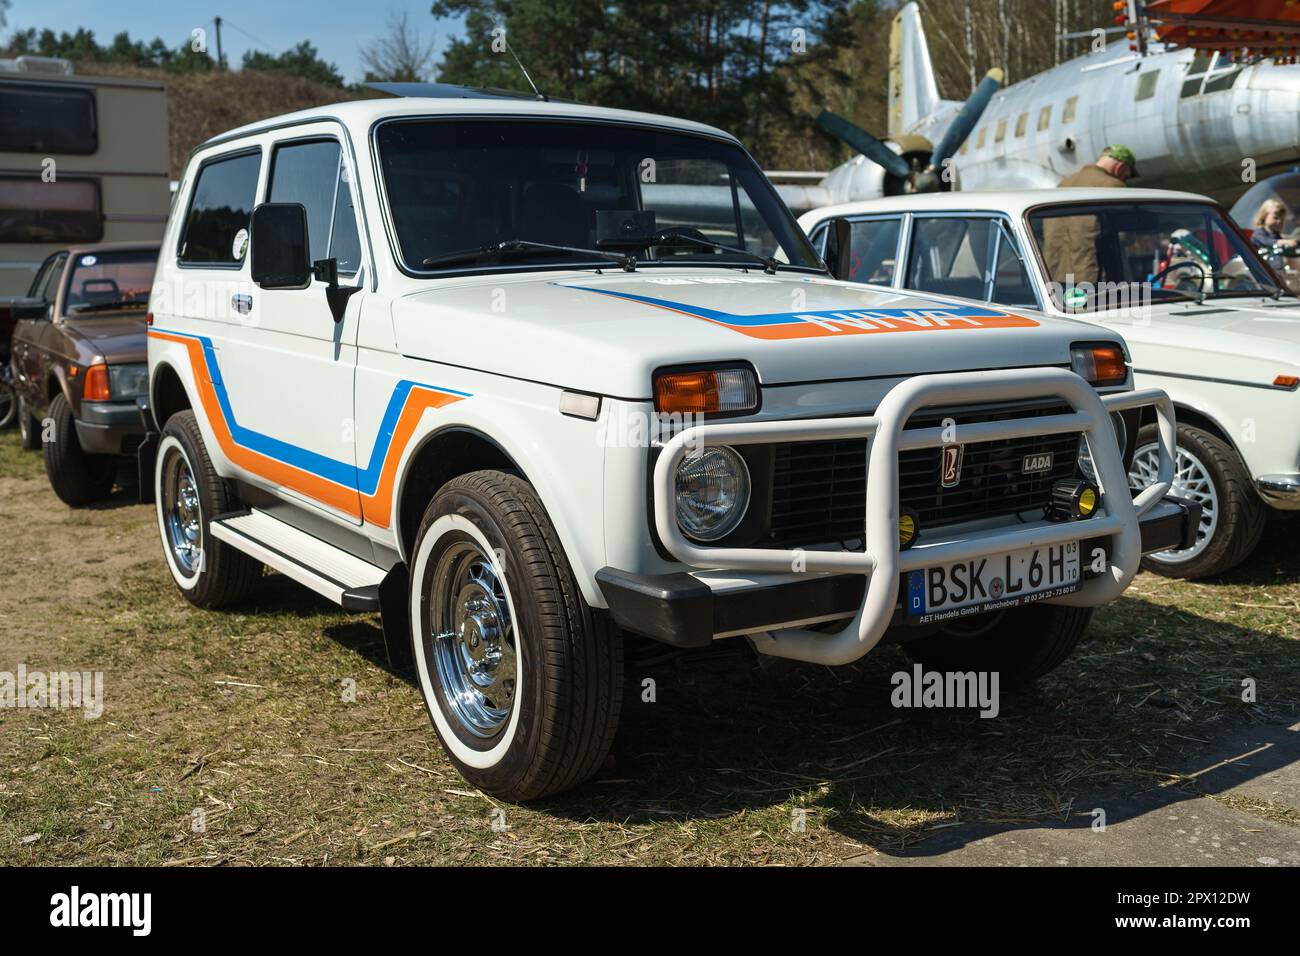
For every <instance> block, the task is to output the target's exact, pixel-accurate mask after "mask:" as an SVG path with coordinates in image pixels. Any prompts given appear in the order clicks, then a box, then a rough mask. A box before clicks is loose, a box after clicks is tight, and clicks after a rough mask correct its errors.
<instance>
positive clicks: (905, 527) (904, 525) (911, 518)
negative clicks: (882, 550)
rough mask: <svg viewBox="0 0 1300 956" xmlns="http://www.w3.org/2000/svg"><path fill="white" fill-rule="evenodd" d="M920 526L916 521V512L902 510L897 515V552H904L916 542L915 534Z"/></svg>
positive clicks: (907, 509)
mask: <svg viewBox="0 0 1300 956" xmlns="http://www.w3.org/2000/svg"><path fill="white" fill-rule="evenodd" d="M919 528H920V525H919V522H918V521H917V520H916V512H915V511H913V510H912V509H911V508H904V509H902V511H900V512H899V515H898V550H899V551H906V550H907V549H908V548H910V547H911V546H912V542H913V541H915V540H916V532H917V531H918V530H919Z"/></svg>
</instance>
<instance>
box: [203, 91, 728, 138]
mask: <svg viewBox="0 0 1300 956" xmlns="http://www.w3.org/2000/svg"><path fill="white" fill-rule="evenodd" d="M431 88H437V89H439V90H440V91H445V92H441V95H436V96H382V97H378V98H375V99H365V100H347V101H344V102H340V103H331V104H329V105H328V106H314V107H312V108H311V109H305V110H298V111H297V112H295V113H284V114H282V115H280V116H272V117H268V118H267V119H264V120H258V121H257V122H256V123H249V124H247V125H246V126H240V127H238V128H237V129H232V130H229V131H228V132H225V133H222V134H220V135H219V136H214V137H213V138H212V139H209V140H207V141H206V142H203V143H200V144H199V145H198V146H197V147H195V149H194V152H199V151H200V150H204V149H207V148H209V147H211V146H215V145H217V144H219V143H225V142H228V141H230V140H234V139H238V138H240V137H243V136H248V135H251V134H255V133H261V132H266V131H267V130H271V129H280V128H283V127H286V126H292V125H296V124H300V123H310V122H314V121H318V120H338V121H339V122H342V123H343V124H344V125H345V126H347V127H348V129H349V130H350V131H351V133H352V136H353V139H354V141H356V142H364V141H365V139H366V137H367V135H368V134H369V130H370V127H371V126H372V125H373V124H374V123H375V122H376V121H377V120H381V119H389V118H391V117H401V116H521V117H531V118H537V117H546V118H554V119H599V120H606V121H613V122H624V123H637V124H641V125H651V126H660V127H664V128H665V129H675V130H681V131H683V132H689V133H703V134H705V135H709V136H717V137H721V138H723V139H727V140H730V141H732V142H737V140H736V138H735V137H734V136H732V135H731V134H730V133H727V132H725V131H723V130H720V129H717V128H716V127H713V126H708V125H705V124H704V123H695V122H692V121H690V120H684V119H678V118H676V117H672V116H660V115H658V114H656V113H640V112H636V111H634V110H618V109H610V108H608V107H603V106H587V105H585V104H582V103H567V102H556V101H549V102H543V101H541V100H537V99H533V98H531V97H528V96H526V95H520V96H511V95H504V94H503V95H493V94H491V93H485V92H483V91H478V90H472V89H465V88H455V87H444V86H440V85H431ZM458 89H463V95H457V94H456V92H454V91H455V90H458Z"/></svg>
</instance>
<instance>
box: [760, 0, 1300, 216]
mask: <svg viewBox="0 0 1300 956" xmlns="http://www.w3.org/2000/svg"><path fill="white" fill-rule="evenodd" d="M1137 45H1138V47H1139V48H1138V49H1136V50H1132V49H1129V47H1128V45H1127V44H1124V43H1116V44H1112V45H1110V46H1109V47H1108V48H1107V49H1105V50H1101V51H1099V52H1095V53H1089V54H1087V55H1085V56H1081V57H1076V58H1075V59H1072V60H1069V61H1067V62H1065V63H1062V64H1061V65H1060V66H1057V67H1055V68H1053V69H1051V70H1048V71H1046V72H1044V73H1039V74H1037V75H1036V76H1032V77H1029V78H1028V79H1026V80H1022V81H1021V82H1019V83H1015V84H1013V85H1011V86H1008V87H1006V88H1005V89H1003V88H1001V80H1002V73H1001V71H1000V70H990V71H989V73H988V75H987V76H986V77H985V78H984V80H983V81H982V82H981V83H980V84H979V86H978V87H977V88H976V90H975V92H974V93H973V94H972V95H971V97H970V99H968V100H967V101H966V102H965V103H964V104H963V103H960V102H956V101H953V100H945V99H943V98H941V97H940V95H939V88H938V83H937V81H936V78H935V73H934V68H933V66H932V64H931V61H930V51H929V47H928V44H927V42H926V38H925V31H924V29H923V27H922V25H921V15H920V11H919V9H918V7H917V5H916V4H915V3H909V4H907V5H906V6H905V7H903V9H902V10H901V11H899V13H898V15H897V16H896V17H895V18H894V22H893V25H892V30H891V34H890V73H889V130H888V136H887V137H886V138H884V139H880V138H877V137H876V136H873V135H872V134H871V133H868V132H867V131H866V130H863V129H861V128H859V127H857V126H855V125H854V124H852V123H851V122H849V121H848V120H846V119H844V118H843V117H839V116H836V115H834V114H833V113H829V112H823V113H822V114H821V116H820V117H818V122H819V123H820V124H821V125H822V127H823V128H825V129H826V130H827V131H828V132H830V133H832V134H833V135H835V136H837V137H839V138H840V139H841V140H843V141H844V142H845V143H847V144H848V145H849V146H851V147H852V148H853V149H854V150H856V151H857V153H858V155H857V156H855V157H854V158H853V159H851V160H850V161H849V162H847V163H845V164H843V165H841V166H838V167H836V168H835V169H833V170H831V172H829V173H827V174H825V175H824V176H823V175H820V174H810V173H802V174H781V173H773V174H771V176H772V178H773V181H774V182H775V183H776V186H777V190H778V191H779V192H780V193H781V196H782V198H783V199H784V200H785V201H786V203H787V204H788V205H789V206H790V207H791V208H792V209H794V210H795V211H796V212H803V211H806V210H808V209H813V208H816V207H818V206H827V205H832V204H835V203H843V202H854V201H858V200H864V199H874V198H877V197H879V196H882V195H897V194H899V193H907V192H932V191H936V190H946V189H1042V188H1047V187H1052V186H1055V185H1056V184H1057V183H1058V182H1060V180H1061V178H1062V177H1064V176H1066V175H1069V174H1070V173H1072V172H1074V171H1075V170H1077V169H1079V168H1080V167H1082V166H1084V165H1086V164H1088V163H1091V162H1093V161H1094V160H1095V159H1096V157H1097V156H1098V155H1099V154H1100V153H1101V150H1102V149H1103V148H1104V147H1106V146H1107V145H1109V144H1111V143H1123V144H1125V145H1126V146H1128V147H1129V148H1130V149H1132V150H1133V152H1134V153H1135V154H1136V155H1137V157H1138V168H1139V171H1140V173H1141V179H1140V181H1138V182H1137V184H1138V185H1142V186H1152V187H1175V188H1179V189H1192V190H1195V191H1197V192H1202V193H1206V194H1209V195H1211V196H1214V197H1215V198H1217V199H1220V200H1221V201H1224V202H1225V203H1228V204H1231V202H1232V200H1234V199H1235V198H1236V197H1237V196H1238V195H1240V194H1241V193H1242V192H1243V191H1245V189H1246V188H1247V187H1248V186H1249V185H1250V183H1251V182H1252V181H1253V180H1252V179H1251V178H1250V177H1252V176H1253V177H1256V178H1259V179H1263V178H1264V177H1265V176H1267V175H1269V174H1270V173H1273V172H1277V171H1281V170H1283V169H1287V168H1289V167H1291V166H1294V165H1295V164H1296V163H1297V161H1300V66H1296V65H1281V64H1278V63H1276V62H1272V61H1270V60H1268V59H1262V58H1259V57H1255V58H1252V59H1234V58H1233V57H1231V56H1229V55H1227V54H1224V53H1214V52H1211V51H1206V50H1198V49H1191V48H1181V47H1178V48H1175V47H1165V46H1162V45H1160V44H1158V43H1148V42H1145V39H1144V41H1143V42H1142V43H1140V44H1137ZM945 162H950V167H948V168H946V167H945ZM945 172H947V175H945ZM810 180H811V181H810Z"/></svg>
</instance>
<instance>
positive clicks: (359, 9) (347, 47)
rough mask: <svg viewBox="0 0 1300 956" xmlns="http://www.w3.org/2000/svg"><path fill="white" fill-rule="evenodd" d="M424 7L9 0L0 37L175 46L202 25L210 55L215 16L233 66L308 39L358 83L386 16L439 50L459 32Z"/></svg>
mask: <svg viewBox="0 0 1300 956" xmlns="http://www.w3.org/2000/svg"><path fill="white" fill-rule="evenodd" d="M431 6H432V2H431V0H413V2H412V0H408V2H403V0H370V2H357V0H203V2H198V0H112V2H104V0H96V2H94V3H90V2H87V0H13V2H12V3H11V4H10V6H9V10H8V13H7V15H6V19H7V20H8V23H7V25H6V26H5V27H4V28H3V30H2V31H0V33H2V34H3V36H4V37H5V38H7V37H8V36H9V34H10V33H12V32H13V31H14V30H26V29H27V28H29V27H36V28H37V29H38V30H41V29H45V28H49V29H51V30H54V31H55V32H56V33H57V32H61V31H67V32H72V31H74V30H76V28H77V27H86V28H87V29H89V30H93V31H94V33H95V38H96V39H97V40H98V41H99V42H100V43H106V42H108V41H109V40H111V39H112V38H113V35H114V34H116V33H119V32H121V31H122V30H126V31H127V32H128V33H130V34H131V39H133V40H152V39H153V38H154V37H156V36H160V37H162V38H163V40H164V41H165V42H166V43H167V44H168V46H179V45H180V44H181V43H182V42H188V40H189V37H190V31H192V30H193V29H194V28H195V27H205V28H206V29H207V30H208V36H209V52H211V53H213V55H215V50H216V46H215V41H214V40H213V39H212V32H211V31H212V18H213V17H214V16H217V15H220V16H221V18H222V20H223V24H222V28H221V47H222V51H223V52H224V53H225V56H226V60H227V62H229V63H230V64H231V65H232V66H236V67H237V66H238V65H239V62H240V59H241V57H242V56H243V53H244V51H245V50H248V49H265V50H268V52H271V53H279V52H281V51H282V50H286V49H288V48H289V47H291V46H294V45H296V44H297V43H298V42H299V41H301V40H310V41H311V42H312V45H313V46H315V47H316V48H317V49H318V50H319V51H320V55H321V56H322V57H323V58H324V59H326V60H329V61H330V62H332V63H333V64H334V65H335V66H337V67H338V68H339V70H340V72H342V73H343V75H344V77H345V78H347V79H348V80H350V81H352V80H360V79H361V78H362V69H361V58H360V55H359V53H358V48H359V47H360V46H361V45H362V44H364V43H365V42H366V41H367V40H369V39H371V38H372V37H374V36H376V35H377V34H381V33H383V32H384V28H385V23H386V20H387V18H388V14H389V13H390V12H392V11H399V10H406V11H407V12H408V13H409V16H410V20H411V22H412V23H413V24H414V25H416V26H418V27H419V29H420V32H421V33H422V34H423V35H424V37H425V39H426V40H427V39H428V38H430V37H434V38H435V39H436V40H437V49H438V50H439V51H441V49H442V48H443V47H444V46H445V45H446V43H447V40H448V39H449V38H450V37H452V36H454V35H458V34H461V33H462V32H463V31H462V29H461V25H460V23H459V22H458V21H457V20H435V19H434V17H433V15H432V14H430V13H429V8H430V7H431Z"/></svg>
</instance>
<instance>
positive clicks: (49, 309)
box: [10, 299, 54, 322]
mask: <svg viewBox="0 0 1300 956" xmlns="http://www.w3.org/2000/svg"><path fill="white" fill-rule="evenodd" d="M53 313H54V309H53V306H52V304H51V303H49V302H46V301H45V300H44V299H14V300H13V302H12V304H11V305H10V315H12V316H13V318H14V321H15V322H17V321H19V320H21V319H35V320H36V321H38V322H39V321H41V320H43V319H49V318H53Z"/></svg>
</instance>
